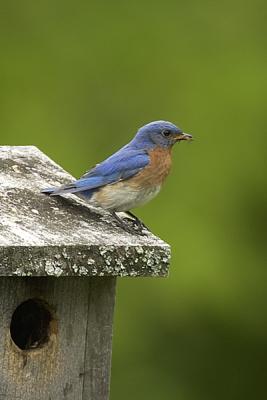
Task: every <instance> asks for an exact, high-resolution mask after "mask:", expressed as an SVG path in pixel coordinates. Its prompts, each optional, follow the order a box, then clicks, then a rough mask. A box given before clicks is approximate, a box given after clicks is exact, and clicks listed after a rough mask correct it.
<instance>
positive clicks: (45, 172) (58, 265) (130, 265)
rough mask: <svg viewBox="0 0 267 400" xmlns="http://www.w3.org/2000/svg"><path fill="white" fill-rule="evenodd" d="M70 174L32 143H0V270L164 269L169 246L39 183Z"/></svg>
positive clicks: (115, 272)
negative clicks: (47, 191) (48, 191)
mask: <svg viewBox="0 0 267 400" xmlns="http://www.w3.org/2000/svg"><path fill="white" fill-rule="evenodd" d="M73 179H74V178H73V177H72V176H71V175H69V174H68V173H66V172H65V171H64V170H63V169H62V168H60V167H59V166H58V165H57V164H56V163H54V162H53V161H52V160H50V159H49V158H48V157H47V156H46V155H44V154H43V153H42V152H41V151H40V150H38V149H37V148H36V147H34V146H14V147H11V146H2V147H0V275H2V276H14V275H15V276H47V275H51V276H57V277H59V276H64V275H73V276H75V275H78V276H166V275H167V274H168V267H169V258H170V247H169V246H168V245H167V244H166V243H165V242H163V241H162V240H160V239H159V238H157V237H156V236H154V235H153V234H152V233H150V232H148V231H147V235H146V236H140V235H137V234H136V235H135V234H129V233H127V232H125V231H124V230H123V229H122V228H121V227H119V226H118V225H117V223H116V221H115V220H114V218H113V217H112V216H111V215H110V214H109V213H108V212H105V211H104V210H102V209H97V208H93V207H91V206H89V205H88V204H86V202H84V201H83V200H81V199H79V198H78V197H77V196H74V195H69V196H66V197H48V196H45V195H44V194H42V193H40V190H41V189H43V188H46V187H48V186H54V185H55V186H59V185H61V184H63V183H66V182H70V181H72V180H73Z"/></svg>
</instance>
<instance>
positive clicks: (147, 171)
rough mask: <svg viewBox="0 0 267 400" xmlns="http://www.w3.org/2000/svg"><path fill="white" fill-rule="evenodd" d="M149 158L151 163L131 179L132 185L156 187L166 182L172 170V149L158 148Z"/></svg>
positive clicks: (150, 153) (152, 151) (151, 152)
mask: <svg viewBox="0 0 267 400" xmlns="http://www.w3.org/2000/svg"><path fill="white" fill-rule="evenodd" d="M149 157H150V163H149V164H148V166H146V167H145V168H144V169H143V170H142V171H140V172H139V173H138V174H137V175H136V176H135V177H134V178H132V179H131V185H133V186H135V185H136V186H140V185H141V186H142V187H154V186H156V185H162V183H163V182H164V180H165V178H166V177H167V175H168V174H169V172H170V169H171V149H163V148H161V147H156V148H155V149H153V150H151V151H150V152H149Z"/></svg>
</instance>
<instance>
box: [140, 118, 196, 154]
mask: <svg viewBox="0 0 267 400" xmlns="http://www.w3.org/2000/svg"><path fill="white" fill-rule="evenodd" d="M191 139H192V136H191V135H188V134H187V133H183V131H182V129H180V128H178V127H177V126H176V125H174V124H172V123H171V122H167V121H154V122H150V123H149V124H147V125H144V126H142V128H140V129H139V130H138V132H137V134H136V135H135V137H134V139H133V140H132V144H134V145H137V146H138V147H139V146H142V147H144V148H153V147H157V146H159V147H166V148H168V147H172V146H173V145H174V144H175V143H177V142H180V141H181V140H191Z"/></svg>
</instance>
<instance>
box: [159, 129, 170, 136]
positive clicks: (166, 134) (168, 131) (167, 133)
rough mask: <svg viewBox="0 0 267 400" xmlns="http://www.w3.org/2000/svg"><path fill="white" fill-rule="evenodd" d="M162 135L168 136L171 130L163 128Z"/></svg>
mask: <svg viewBox="0 0 267 400" xmlns="http://www.w3.org/2000/svg"><path fill="white" fill-rule="evenodd" d="M161 133H162V135H163V136H165V137H168V136H170V134H171V131H170V130H169V129H163V131H162V132H161Z"/></svg>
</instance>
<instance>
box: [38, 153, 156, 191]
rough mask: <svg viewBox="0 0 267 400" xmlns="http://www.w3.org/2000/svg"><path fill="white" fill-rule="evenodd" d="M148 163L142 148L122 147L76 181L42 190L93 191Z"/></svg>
mask: <svg viewBox="0 0 267 400" xmlns="http://www.w3.org/2000/svg"><path fill="white" fill-rule="evenodd" d="M148 164H149V155H148V154H147V153H146V152H145V151H144V150H138V149H132V148H129V147H128V146H125V147H123V148H122V149H121V150H119V151H118V152H117V153H115V154H113V155H112V156H110V157H109V158H107V159H106V160H105V161H103V162H102V163H100V164H97V165H96V166H95V167H94V168H92V169H91V170H90V171H88V172H87V173H86V174H85V175H83V176H82V177H81V178H80V179H78V180H77V181H74V182H72V183H70V184H67V185H63V186H60V187H59V188H48V189H44V190H43V191H42V192H43V193H47V194H51V195H54V196H56V195H60V194H65V193H78V192H85V191H91V190H92V191H93V190H94V189H98V188H100V187H101V186H104V185H108V184H111V183H115V182H118V181H121V180H125V179H128V178H130V177H132V176H134V175H135V174H137V173H138V172H139V171H141V170H142V169H143V168H144V167H145V166H146V165H148Z"/></svg>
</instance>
